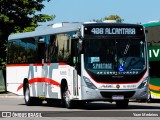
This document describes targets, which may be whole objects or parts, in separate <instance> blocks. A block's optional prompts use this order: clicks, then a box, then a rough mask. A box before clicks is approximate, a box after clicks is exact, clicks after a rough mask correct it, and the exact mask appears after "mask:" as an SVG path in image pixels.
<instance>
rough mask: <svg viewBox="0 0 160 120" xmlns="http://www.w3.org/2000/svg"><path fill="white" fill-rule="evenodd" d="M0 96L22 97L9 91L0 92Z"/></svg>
mask: <svg viewBox="0 0 160 120" xmlns="http://www.w3.org/2000/svg"><path fill="white" fill-rule="evenodd" d="M0 98H23V96H20V95H16V94H14V93H11V92H0Z"/></svg>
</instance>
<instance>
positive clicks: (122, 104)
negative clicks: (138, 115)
mask: <svg viewBox="0 0 160 120" xmlns="http://www.w3.org/2000/svg"><path fill="white" fill-rule="evenodd" d="M128 102H129V100H128V99H126V100H117V101H116V107H117V108H122V109H123V108H127V107H128Z"/></svg>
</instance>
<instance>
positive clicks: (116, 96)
mask: <svg viewBox="0 0 160 120" xmlns="http://www.w3.org/2000/svg"><path fill="white" fill-rule="evenodd" d="M112 100H124V96H123V95H113V96H112Z"/></svg>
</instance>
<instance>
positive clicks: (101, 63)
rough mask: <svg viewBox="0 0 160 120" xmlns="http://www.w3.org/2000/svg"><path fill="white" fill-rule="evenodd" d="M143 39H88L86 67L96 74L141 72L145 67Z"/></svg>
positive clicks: (86, 42) (86, 41) (86, 44)
mask: <svg viewBox="0 0 160 120" xmlns="http://www.w3.org/2000/svg"><path fill="white" fill-rule="evenodd" d="M145 56H146V54H145V41H144V40H143V39H131V38H128V39H86V40H85V67H86V69H87V70H89V71H90V72H92V73H95V74H103V75H104V74H108V75H115V74H123V75H125V74H139V73H141V72H142V71H143V70H144V69H145V67H146V66H145V64H146V61H145Z"/></svg>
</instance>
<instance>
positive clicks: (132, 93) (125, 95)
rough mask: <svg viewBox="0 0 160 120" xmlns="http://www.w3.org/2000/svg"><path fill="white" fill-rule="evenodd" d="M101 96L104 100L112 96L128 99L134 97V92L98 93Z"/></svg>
mask: <svg viewBox="0 0 160 120" xmlns="http://www.w3.org/2000/svg"><path fill="white" fill-rule="evenodd" d="M100 93H101V95H102V96H103V97H105V98H112V96H113V95H123V96H124V98H130V97H132V96H133V95H134V93H135V91H127V92H100Z"/></svg>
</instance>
